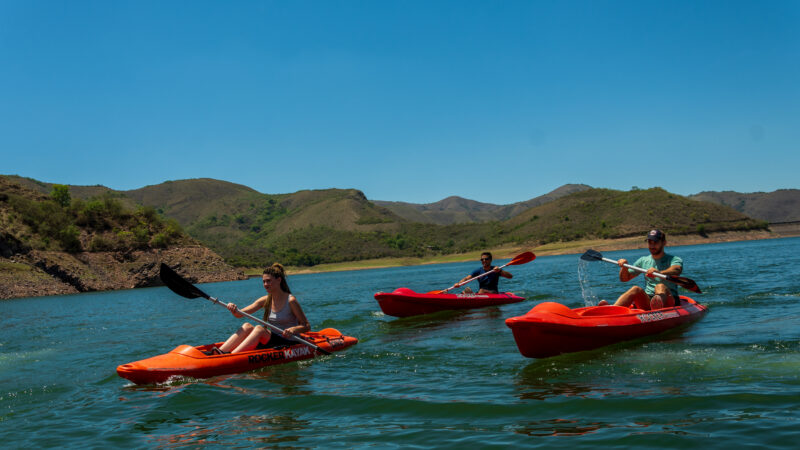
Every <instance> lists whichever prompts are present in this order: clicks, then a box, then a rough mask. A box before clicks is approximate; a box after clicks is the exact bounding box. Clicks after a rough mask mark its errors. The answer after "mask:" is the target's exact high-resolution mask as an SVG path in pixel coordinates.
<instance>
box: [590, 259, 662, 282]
mask: <svg viewBox="0 0 800 450" xmlns="http://www.w3.org/2000/svg"><path fill="white" fill-rule="evenodd" d="M601 259H602V260H603V261H605V262H609V263H611V264H616V265H619V261H614V260H613V259H609V258H606V257H602V258H601ZM623 266H624V267H626V268H628V269H633V270H636V271H638V272H642V273H647V270H646V269H642V268H641V267H636V266H632V265H630V264H623ZM653 276H654V277H658V278H661V279H664V280H667V281H672V280H670V276H669V275H664V274H663V273H659V272H653Z"/></svg>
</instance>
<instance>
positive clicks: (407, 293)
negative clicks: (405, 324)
mask: <svg viewBox="0 0 800 450" xmlns="http://www.w3.org/2000/svg"><path fill="white" fill-rule="evenodd" d="M375 300H377V301H378V305H380V307H381V311H383V313H384V314H386V315H388V316H394V317H408V316H416V315H419V314H430V313H434V312H438V311H445V310H451V309H471V308H482V307H484V306H493V305H505V304H507V303H517V302H521V301H523V300H525V298H523V297H517V296H516V295H514V294H512V293H510V292H505V293H502V294H434V293H425V292H414V291H412V290H411V289H408V288H397V289H395V290H394V291H392V292H378V293H377V294H375Z"/></svg>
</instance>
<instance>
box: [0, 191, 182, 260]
mask: <svg viewBox="0 0 800 450" xmlns="http://www.w3.org/2000/svg"><path fill="white" fill-rule="evenodd" d="M52 186H53V188H52V192H51V193H50V195H44V194H42V193H40V192H39V191H34V190H31V189H28V188H27V187H23V186H22V185H21V184H19V183H17V182H16V180H14V179H13V178H8V177H0V251H2V255H3V256H6V257H7V256H10V255H11V254H13V253H24V252H25V251H26V250H42V251H63V252H67V253H77V252H82V251H88V252H98V251H131V250H137V249H144V248H166V247H169V246H170V245H173V244H188V243H194V241H193V240H192V239H191V238H190V237H189V236H188V235H187V234H186V233H184V232H183V231H182V229H181V227H180V225H178V223H177V222H176V221H175V220H170V219H166V220H165V219H162V218H161V217H160V216H159V215H158V214H157V213H156V211H155V210H154V209H153V208H150V207H145V206H140V207H139V208H138V209H136V210H135V211H132V210H129V209H127V208H126V207H125V206H124V205H123V202H122V201H121V200H120V199H119V197H120V194H118V193H116V194H115V193H113V192H112V191H109V190H106V191H98V192H103V193H102V194H101V195H100V196H99V197H94V198H91V199H88V200H82V199H80V198H72V196H71V193H70V188H69V187H68V186H63V185H52Z"/></svg>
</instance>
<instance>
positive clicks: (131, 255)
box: [0, 245, 247, 299]
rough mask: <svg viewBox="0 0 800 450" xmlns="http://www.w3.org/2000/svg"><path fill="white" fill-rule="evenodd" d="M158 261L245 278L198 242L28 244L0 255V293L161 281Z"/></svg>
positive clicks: (195, 276)
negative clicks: (49, 247)
mask: <svg viewBox="0 0 800 450" xmlns="http://www.w3.org/2000/svg"><path fill="white" fill-rule="evenodd" d="M161 262H164V263H166V264H167V265H169V266H170V267H172V268H174V269H175V270H176V271H177V272H179V273H180V274H181V275H182V276H184V277H185V278H186V279H187V280H189V281H191V282H193V283H208V282H216V281H233V280H243V279H246V278H247V277H246V276H245V275H244V273H243V272H242V271H241V270H239V269H236V268H233V267H231V266H230V265H228V264H227V263H226V262H225V261H224V260H223V259H222V257H220V256H219V255H217V254H216V253H214V252H213V251H211V250H209V249H208V248H205V247H203V246H199V245H192V246H182V247H173V248H169V249H163V250H162V249H151V250H139V251H131V252H92V253H88V252H83V253H76V254H70V253H63V252H45V251H36V250H33V251H30V252H28V253H25V254H14V255H11V256H9V257H8V258H4V257H0V299H9V298H18V297H39V296H45V295H64V294H76V293H79V292H91V291H109V290H119V289H133V288H138V287H148V286H160V285H163V283H162V282H161V279H160V278H159V275H158V272H159V265H160V263H161Z"/></svg>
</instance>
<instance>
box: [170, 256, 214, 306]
mask: <svg viewBox="0 0 800 450" xmlns="http://www.w3.org/2000/svg"><path fill="white" fill-rule="evenodd" d="M160 275H161V281H163V282H164V284H165V285H166V286H167V287H168V288H170V290H171V291H172V292H174V293H176V294H178V295H180V296H181V297H186V298H197V297H203V298H211V297H209V296H208V294H206V293H205V292H203V291H201V290H200V289H198V288H197V287H196V286H195V285H193V284H192V283H189V282H188V281H186V280H185V279H183V278H182V277H181V276H180V275H178V274H177V273H175V271H174V270H172V269H170V268H169V266H168V265H166V264H164V263H161V270H160Z"/></svg>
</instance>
